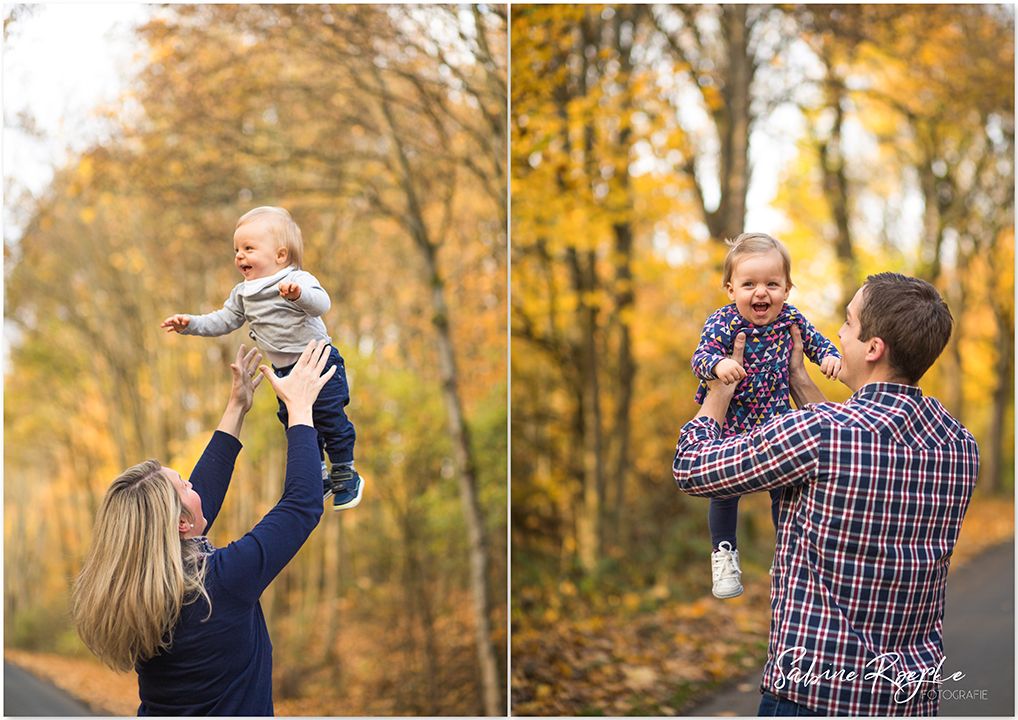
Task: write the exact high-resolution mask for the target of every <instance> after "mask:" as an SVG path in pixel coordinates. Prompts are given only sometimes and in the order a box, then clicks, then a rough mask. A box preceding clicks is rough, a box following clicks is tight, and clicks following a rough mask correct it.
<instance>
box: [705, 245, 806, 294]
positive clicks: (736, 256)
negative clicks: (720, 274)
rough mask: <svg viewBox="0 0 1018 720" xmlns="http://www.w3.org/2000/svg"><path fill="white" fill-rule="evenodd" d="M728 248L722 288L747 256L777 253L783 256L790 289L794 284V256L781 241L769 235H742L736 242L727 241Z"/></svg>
mask: <svg viewBox="0 0 1018 720" xmlns="http://www.w3.org/2000/svg"><path fill="white" fill-rule="evenodd" d="M725 245H727V246H728V255H726V256H725V274H724V279H723V280H722V282H721V287H727V285H728V283H730V282H731V281H732V273H734V272H735V266H736V265H738V264H739V261H740V260H742V258H744V257H745V256H746V255H763V254H766V253H769V252H776V253H777V254H778V255H780V256H781V264H782V266H783V267H784V270H785V280H786V281H787V282H788V286H789V287H794V285H793V283H792V256H791V254H789V252H788V248H786V247H785V244H784V243H783V242H781V241H780V240H775V239H774V238H772V237H771V236H770V235H768V234H767V233H742V235H739V237H737V238H735V239H734V240H725Z"/></svg>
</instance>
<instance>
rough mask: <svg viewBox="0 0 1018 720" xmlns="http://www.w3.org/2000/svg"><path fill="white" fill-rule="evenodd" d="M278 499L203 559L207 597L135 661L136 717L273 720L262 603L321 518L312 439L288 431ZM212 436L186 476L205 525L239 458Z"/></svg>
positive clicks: (229, 439) (223, 437) (298, 430)
mask: <svg viewBox="0 0 1018 720" xmlns="http://www.w3.org/2000/svg"><path fill="white" fill-rule="evenodd" d="M286 438H287V445H288V450H287V461H286V482H285V484H284V487H283V496H282V497H281V498H280V500H279V502H278V503H277V504H276V506H275V507H274V508H273V509H272V510H270V511H269V512H268V514H266V515H265V517H264V518H262V521H261V522H259V523H258V524H257V525H256V526H255V527H254V529H253V530H251V531H250V532H248V533H247V534H246V535H244V537H242V538H240V539H239V540H236V541H234V542H232V543H230V544H229V545H227V546H226V547H224V548H220V549H218V550H216V551H215V552H214V553H213V554H212V555H210V556H208V557H207V558H206V559H205V562H206V563H208V574H207V575H206V576H205V589H206V590H207V591H208V594H209V597H210V599H211V600H212V615H211V616H210V617H208V619H207V620H206V616H207V615H208V612H209V606H208V604H207V603H206V602H205V600H204V598H199V599H198V600H197V601H196V602H193V603H191V604H190V605H186V606H184V609H183V611H182V612H181V616H180V620H179V621H178V622H177V625H176V626H175V627H174V630H173V645H172V646H171V648H170V650H169V651H168V652H163V653H161V654H157V655H156V656H154V657H152V658H151V659H149V660H146V661H143V662H139V663H138V664H137V666H136V670H137V671H138V694H139V696H140V698H141V706H140V707H139V708H138V714H139V715H272V714H273V708H272V643H271V642H270V641H269V632H268V629H267V628H266V626H265V618H264V616H263V615H262V608H261V605H260V604H259V602H258V598H259V597H261V594H262V591H264V590H265V588H266V587H268V585H269V583H270V582H272V580H273V578H275V577H276V575H277V574H278V573H279V571H280V570H282V569H283V568H284V567H285V566H286V564H287V563H288V562H290V559H291V558H293V556H294V555H296V554H297V551H298V550H300V547H301V546H302V545H303V544H304V541H305V540H307V538H308V536H309V535H310V534H311V531H312V530H314V529H315V527H316V526H317V525H318V521H319V519H320V518H321V516H322V487H321V485H322V479H321V460H320V458H319V455H318V434H317V432H316V431H315V429H314V428H312V427H310V426H307V425H297V426H294V427H292V428H290V429H288V430H287V431H286ZM240 448H241V444H240V441H239V440H237V438H235V437H233V436H232V435H228V434H226V433H222V432H216V433H215V434H214V435H213V437H212V440H211V441H210V442H209V444H208V447H207V448H206V449H205V452H204V453H203V454H202V457H201V459H200V460H199V461H198V464H197V465H196V466H195V468H194V472H192V474H191V483H192V484H193V486H194V489H195V490H196V491H197V492H198V494H199V495H200V496H201V500H202V513H203V514H204V515H205V517H206V519H208V523H209V526H208V528H206V531H205V532H206V534H207V533H208V530H209V528H211V527H212V524H213V522H215V518H216V516H217V515H218V514H219V510H220V508H221V507H222V505H223V499H224V498H225V496H226V490H227V488H228V487H229V485H230V478H231V476H232V475H233V465H234V461H235V460H236V458H237V453H239V452H240Z"/></svg>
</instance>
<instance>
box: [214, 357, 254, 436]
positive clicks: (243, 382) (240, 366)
mask: <svg viewBox="0 0 1018 720" xmlns="http://www.w3.org/2000/svg"><path fill="white" fill-rule="evenodd" d="M261 359H262V354H261V353H260V352H258V348H251V349H250V350H248V349H247V347H246V346H245V345H241V346H240V349H239V350H238V351H237V359H236V361H235V362H233V363H231V364H230V369H231V370H233V388H232V389H231V391H230V399H229V401H227V403H226V410H225V412H223V419H222V420H220V421H219V427H218V428H216V429H217V430H219V431H220V432H224V433H226V434H227V435H232V436H233V437H235V438H237V439H238V440H239V439H240V428H241V426H242V425H243V424H244V416H245V415H247V413H248V411H249V410H250V409H251V404H252V403H253V402H254V391H255V389H256V388H257V387H258V386H259V385H260V384H261V382H262V377H263V375H262V373H260V372H258V371H257V368H258V363H259V362H261Z"/></svg>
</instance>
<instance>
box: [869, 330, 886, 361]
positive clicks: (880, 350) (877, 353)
mask: <svg viewBox="0 0 1018 720" xmlns="http://www.w3.org/2000/svg"><path fill="white" fill-rule="evenodd" d="M886 352H887V345H885V344H884V341H883V340H882V339H881V338H878V337H876V336H873V337H871V338H870V339H869V340H867V341H866V360H868V361H869V362H877V361H878V360H880V358H882V357H885V353H886Z"/></svg>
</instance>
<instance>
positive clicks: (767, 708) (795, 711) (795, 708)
mask: <svg viewBox="0 0 1018 720" xmlns="http://www.w3.org/2000/svg"><path fill="white" fill-rule="evenodd" d="M756 714H757V717H827V715H826V713H818V712H813V711H812V710H810V709H809V708H808V707H805V706H803V705H800V704H799V703H794V702H792V701H791V700H785V699H784V698H779V697H778V696H777V695H775V694H774V693H769V692H765V693H764V694H763V697H762V698H760V709H759V710H757V712H756Z"/></svg>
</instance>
